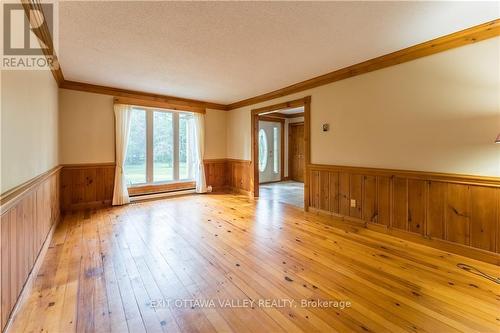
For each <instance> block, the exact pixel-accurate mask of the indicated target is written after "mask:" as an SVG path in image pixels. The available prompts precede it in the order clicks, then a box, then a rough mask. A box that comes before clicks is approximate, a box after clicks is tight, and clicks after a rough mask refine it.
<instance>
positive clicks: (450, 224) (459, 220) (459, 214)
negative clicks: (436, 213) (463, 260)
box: [445, 184, 470, 245]
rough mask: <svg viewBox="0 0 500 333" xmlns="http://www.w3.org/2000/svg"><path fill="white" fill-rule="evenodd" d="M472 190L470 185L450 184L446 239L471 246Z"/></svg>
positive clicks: (447, 203)
mask: <svg viewBox="0 0 500 333" xmlns="http://www.w3.org/2000/svg"><path fill="white" fill-rule="evenodd" d="M469 208H470V188H469V186H468V185H461V184H448V187H447V193H446V218H445V221H446V239H447V240H449V241H451V242H456V243H460V244H465V245H469V244H470V211H469Z"/></svg>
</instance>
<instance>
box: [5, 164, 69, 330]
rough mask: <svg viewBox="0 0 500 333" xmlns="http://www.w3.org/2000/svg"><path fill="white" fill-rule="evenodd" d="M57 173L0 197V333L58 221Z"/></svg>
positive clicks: (54, 172) (28, 283) (48, 173)
mask: <svg viewBox="0 0 500 333" xmlns="http://www.w3.org/2000/svg"><path fill="white" fill-rule="evenodd" d="M60 170H61V167H55V168H53V169H51V170H49V171H47V172H45V173H43V174H42V175H40V176H38V177H36V178H33V179H32V180H30V181H29V182H26V183H24V184H22V185H20V186H18V187H16V188H15V189H13V190H11V191H9V192H7V193H5V194H4V195H2V197H1V198H0V205H1V222H0V227H1V228H0V234H1V237H0V248H1V255H0V267H1V270H0V279H1V288H0V318H1V330H0V331H3V330H4V328H5V326H6V325H7V323H8V321H9V318H10V316H11V314H12V312H13V310H14V308H15V306H16V304H17V302H18V300H19V299H20V297H21V293H22V292H23V289H24V288H25V286H29V285H30V284H31V281H32V280H33V276H36V274H37V271H38V267H39V265H40V262H41V261H42V260H43V257H44V253H45V252H46V251H47V248H48V245H49V243H50V241H51V238H52V232H53V230H54V229H55V226H56V225H57V223H58V222H59V219H60V215H61V214H60V206H59V202H60V201H59V200H60V195H59V194H60V192H59V191H60V188H59V182H60ZM26 289H29V287H26Z"/></svg>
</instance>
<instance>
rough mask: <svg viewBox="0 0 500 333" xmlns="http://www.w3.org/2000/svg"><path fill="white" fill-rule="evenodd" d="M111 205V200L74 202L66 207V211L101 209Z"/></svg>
mask: <svg viewBox="0 0 500 333" xmlns="http://www.w3.org/2000/svg"><path fill="white" fill-rule="evenodd" d="M106 207H111V200H103V201H91V202H82V203H79V204H72V205H70V206H69V207H66V208H65V209H64V210H63V211H64V212H71V211H78V210H85V209H99V208H106Z"/></svg>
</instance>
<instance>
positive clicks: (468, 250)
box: [309, 207, 500, 266]
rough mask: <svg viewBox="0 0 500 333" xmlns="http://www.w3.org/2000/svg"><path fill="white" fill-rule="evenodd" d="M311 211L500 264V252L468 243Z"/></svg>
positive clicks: (330, 213) (468, 256) (315, 209)
mask: <svg viewBox="0 0 500 333" xmlns="http://www.w3.org/2000/svg"><path fill="white" fill-rule="evenodd" d="M309 212H311V213H313V214H318V215H322V216H332V217H336V218H339V219H340V220H341V221H343V222H345V223H349V224H351V225H353V226H355V227H360V228H365V229H369V230H372V231H376V232H380V233H384V234H387V235H391V236H394V237H397V238H400V239H404V240H407V241H410V242H413V243H418V244H421V245H425V246H429V247H432V248H435V249H438V250H441V251H446V252H450V253H453V254H457V255H461V256H464V257H467V258H471V259H475V260H479V261H483V262H487V263H490V264H494V265H497V266H500V254H497V253H494V252H489V251H486V250H481V249H478V248H474V247H469V246H466V245H462V244H458V243H453V242H449V241H446V240H442V239H439V238H432V237H426V236H422V235H420V234H416V233H411V232H408V231H404V230H398V229H395V228H391V227H388V226H386V225H383V224H378V223H372V222H367V221H364V220H361V219H358V218H355V217H351V216H345V215H341V214H337V213H333V212H329V211H325V210H321V209H317V208H313V207H309Z"/></svg>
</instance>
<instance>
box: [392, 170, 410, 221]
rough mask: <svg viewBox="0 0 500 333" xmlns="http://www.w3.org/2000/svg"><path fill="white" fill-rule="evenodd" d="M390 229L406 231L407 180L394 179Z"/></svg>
mask: <svg viewBox="0 0 500 333" xmlns="http://www.w3.org/2000/svg"><path fill="white" fill-rule="evenodd" d="M393 207H394V208H393V220H392V227H393V228H397V229H401V230H408V180H407V179H405V178H399V177H395V178H394V196H393Z"/></svg>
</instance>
